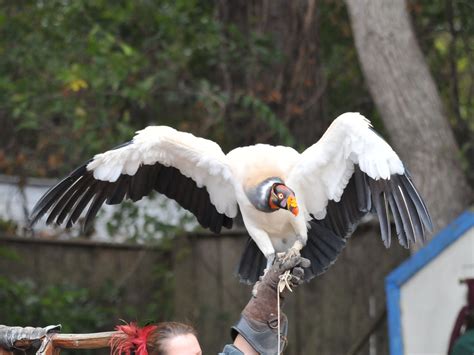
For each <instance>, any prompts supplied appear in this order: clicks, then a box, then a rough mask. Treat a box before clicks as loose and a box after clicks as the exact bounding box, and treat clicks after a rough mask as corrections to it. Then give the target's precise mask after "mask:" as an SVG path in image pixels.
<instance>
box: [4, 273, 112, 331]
mask: <svg viewBox="0 0 474 355" xmlns="http://www.w3.org/2000/svg"><path fill="white" fill-rule="evenodd" d="M107 290H108V289H107V288H105V287H104V289H103V290H101V291H102V292H100V293H98V294H96V295H93V293H92V292H91V291H89V290H88V289H86V288H79V287H75V286H73V285H70V284H60V285H47V286H45V287H41V285H39V284H37V283H36V282H35V281H33V280H31V279H24V280H15V281H10V280H8V279H7V278H5V277H0V300H1V302H0V315H1V319H2V323H3V324H9V325H18V326H44V325H48V324H58V323H61V324H62V325H63V331H64V332H72V331H74V332H90V331H91V329H97V330H99V329H105V326H106V325H108V324H110V321H111V319H112V315H113V314H114V312H113V308H111V307H108V306H107V305H104V304H110V303H111V300H112V298H111V296H112V295H110V293H107ZM104 292H105V293H104Z"/></svg>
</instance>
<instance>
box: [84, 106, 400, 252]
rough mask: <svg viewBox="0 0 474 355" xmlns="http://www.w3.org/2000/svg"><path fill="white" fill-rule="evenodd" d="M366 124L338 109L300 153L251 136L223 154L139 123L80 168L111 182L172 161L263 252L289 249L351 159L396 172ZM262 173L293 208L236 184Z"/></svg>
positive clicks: (343, 180) (377, 172) (336, 188)
mask: <svg viewBox="0 0 474 355" xmlns="http://www.w3.org/2000/svg"><path fill="white" fill-rule="evenodd" d="M370 127H371V126H370V122H369V121H368V120H367V119H366V118H365V117H363V116H362V115H360V114H358V113H345V114H343V115H341V116H339V117H338V118H337V119H336V120H334V122H333V123H332V124H331V126H330V127H329V128H328V130H327V132H326V133H325V134H324V135H323V137H322V138H321V139H320V140H319V141H318V142H317V143H316V144H314V145H313V146H311V147H309V148H308V149H306V150H305V151H304V152H303V153H302V154H299V153H298V152H297V151H295V150H294V149H293V148H289V147H282V146H277V147H274V146H270V145H263V144H258V145H255V146H249V147H243V148H237V149H234V150H233V151H231V152H229V153H228V154H227V156H226V155H224V153H223V152H222V150H221V148H220V147H219V146H218V145H217V144H216V143H214V142H212V141H209V140H206V139H203V138H197V137H195V136H193V135H192V134H189V133H183V132H179V131H176V130H175V129H173V128H170V127H165V126H156V127H147V128H145V129H144V130H141V131H138V132H137V134H136V136H135V137H134V139H133V142H132V144H130V145H127V146H124V147H121V148H118V149H116V150H111V151H108V152H105V153H102V154H98V155H96V156H95V157H94V159H93V160H92V161H91V162H90V163H89V164H88V165H87V169H88V170H89V171H93V174H94V178H96V179H98V180H103V181H111V182H113V181H116V180H117V179H118V178H119V176H120V174H128V175H133V174H135V173H136V171H137V169H138V168H139V166H140V165H142V164H154V163H156V162H159V163H161V164H163V165H165V166H173V167H175V168H177V169H179V170H180V171H181V173H182V174H184V175H185V176H187V177H190V178H192V179H193V180H194V181H195V182H196V183H197V185H198V186H205V187H206V188H207V191H208V193H209V195H210V200H211V202H212V203H213V204H214V205H215V206H216V209H217V211H218V212H219V213H225V214H226V215H227V216H229V217H235V216H236V214H237V205H238V206H239V208H240V211H241V213H242V216H243V219H244V223H245V226H246V227H247V230H248V232H249V234H250V235H251V236H252V238H253V239H254V240H255V242H256V243H257V245H258V247H259V248H260V249H261V250H262V252H263V253H264V255H265V256H267V257H268V256H269V255H271V254H273V253H275V251H277V252H282V251H286V250H287V249H289V248H290V247H291V246H292V245H293V244H294V242H295V241H296V239H297V237H299V238H300V239H301V240H302V241H303V242H306V238H307V227H306V221H307V220H310V219H311V217H310V214H313V215H314V216H315V217H316V218H317V219H322V218H324V216H325V215H326V206H327V203H328V201H329V200H334V201H339V199H340V198H341V196H342V193H343V191H344V188H345V187H346V185H347V183H348V181H349V179H350V177H351V176H352V174H353V172H354V164H359V166H360V169H361V170H362V171H363V172H365V173H366V174H367V175H369V176H370V177H371V178H373V179H376V180H377V179H380V178H383V179H389V178H390V175H392V174H403V173H404V167H403V164H402V162H401V161H400V159H399V158H398V156H397V155H396V153H395V152H394V151H393V150H392V148H391V147H390V146H389V145H388V144H387V143H386V142H385V141H384V140H383V139H382V138H380V137H379V136H378V135H377V134H376V133H375V132H373V131H372V130H371V129H370ZM269 177H279V178H281V179H282V180H283V181H284V182H285V184H286V185H287V186H288V187H290V188H291V189H293V191H294V192H295V195H296V199H297V201H298V206H299V210H300V214H299V215H298V216H296V217H295V216H293V215H292V214H291V213H290V212H289V211H284V210H279V211H276V212H272V213H265V212H261V211H259V210H257V209H256V208H255V207H254V206H253V205H252V204H251V203H250V201H249V199H248V197H247V195H246V194H245V192H244V189H245V188H246V187H249V186H255V185H257V184H258V183H260V182H261V181H263V180H265V179H266V178H269Z"/></svg>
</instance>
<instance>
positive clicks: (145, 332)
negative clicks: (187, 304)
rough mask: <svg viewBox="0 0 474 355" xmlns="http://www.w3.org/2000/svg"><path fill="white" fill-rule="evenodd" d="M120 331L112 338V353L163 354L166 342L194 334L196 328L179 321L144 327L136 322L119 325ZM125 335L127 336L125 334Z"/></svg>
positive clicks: (122, 354)
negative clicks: (176, 337)
mask: <svg viewBox="0 0 474 355" xmlns="http://www.w3.org/2000/svg"><path fill="white" fill-rule="evenodd" d="M115 330H118V331H119V333H116V334H114V335H113V336H112V337H111V338H110V342H109V346H110V353H111V355H132V354H135V355H148V353H149V352H150V354H152V355H161V354H164V353H165V342H166V341H167V340H169V339H172V338H174V337H175V336H179V335H187V334H193V335H194V336H197V333H196V330H195V329H194V328H193V327H191V326H190V325H187V324H184V323H178V322H162V323H158V324H156V325H147V326H145V327H143V328H140V327H138V326H137V324H136V323H130V324H125V325H118V326H116V327H115ZM124 335H125V336H124Z"/></svg>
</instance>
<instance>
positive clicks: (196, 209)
mask: <svg viewBox="0 0 474 355" xmlns="http://www.w3.org/2000/svg"><path fill="white" fill-rule="evenodd" d="M153 190H156V191H158V192H159V193H162V194H164V195H166V196H167V197H169V198H172V199H174V200H175V201H177V202H178V203H179V204H180V205H181V206H182V207H183V208H185V209H187V210H189V211H190V212H192V213H193V214H194V215H195V216H196V217H197V220H198V222H199V223H200V224H201V225H202V226H203V227H205V228H209V229H210V230H212V231H214V232H216V233H218V232H219V231H220V230H221V227H222V226H224V227H227V228H230V227H231V226H232V218H233V217H235V216H236V214H237V202H236V198H235V192H234V178H233V176H232V173H231V171H230V169H229V167H228V165H227V162H226V157H225V155H224V153H223V152H222V150H221V148H220V147H219V146H218V145H217V144H216V143H214V142H212V141H210V140H206V139H203V138H198V137H195V136H193V135H192V134H190V133H184V132H179V131H177V130H175V129H173V128H171V127H166V126H150V127H147V128H145V129H143V130H141V131H138V132H137V133H136V135H135V137H134V138H133V140H132V141H130V142H127V143H125V144H122V145H121V146H119V147H117V148H115V149H112V150H109V151H107V152H105V153H102V154H98V155H96V156H95V157H94V158H93V159H91V160H90V161H88V162H87V163H86V164H84V165H83V166H81V167H79V168H77V169H76V170H74V171H73V172H72V173H70V174H69V176H67V177H66V178H64V179H63V180H61V181H60V182H59V183H58V184H56V185H55V186H53V187H52V188H51V189H49V190H48V191H47V192H46V193H45V194H44V196H43V197H42V198H41V199H40V200H39V201H38V202H37V204H36V206H35V207H34V209H33V211H32V213H31V217H30V221H31V222H30V224H31V225H33V224H34V223H36V221H38V219H40V218H41V217H42V216H43V215H44V214H47V215H48V219H47V223H48V224H49V223H52V222H55V223H56V224H57V225H61V224H62V223H63V222H65V221H66V226H67V227H70V226H72V225H73V224H74V223H75V222H76V221H77V220H78V218H79V216H80V215H81V214H82V212H83V211H84V210H85V209H86V207H87V206H89V208H88V209H87V212H86V215H85V228H87V226H88V225H89V224H90V223H91V221H92V220H93V219H94V217H95V216H96V214H97V212H98V210H99V209H100V207H101V206H102V204H103V203H104V202H105V203H107V204H111V205H113V204H119V203H120V202H122V201H123V200H124V199H127V198H128V199H131V200H132V201H138V200H140V199H141V198H142V197H143V196H147V195H149V194H150V193H151V192H152V191H153Z"/></svg>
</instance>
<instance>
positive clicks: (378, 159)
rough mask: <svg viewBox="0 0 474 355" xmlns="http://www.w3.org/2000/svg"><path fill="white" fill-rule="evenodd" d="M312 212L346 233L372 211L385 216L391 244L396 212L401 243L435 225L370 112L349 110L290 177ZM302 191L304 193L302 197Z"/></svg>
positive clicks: (412, 240) (307, 152) (382, 222)
mask: <svg viewBox="0 0 474 355" xmlns="http://www.w3.org/2000/svg"><path fill="white" fill-rule="evenodd" d="M287 182H288V184H289V186H291V187H292V188H294V190H295V193H296V195H297V199H298V201H302V202H303V204H304V206H305V211H306V212H307V215H306V216H305V217H306V219H307V220H308V221H309V220H312V219H313V218H314V219H315V220H316V221H318V222H320V223H322V224H324V225H325V226H326V227H328V228H329V229H330V230H331V231H332V232H334V233H335V234H336V235H337V236H339V237H341V238H345V237H347V236H348V235H350V234H351V233H352V232H353V230H354V229H355V227H356V225H357V224H358V223H359V221H360V219H361V218H362V217H363V216H364V215H365V214H367V213H368V212H375V213H376V214H377V216H378V218H379V223H380V229H381V237H382V240H383V241H384V243H385V245H386V246H387V247H388V246H389V245H390V237H391V236H390V232H391V228H390V214H391V215H392V217H393V219H394V221H395V226H396V230H397V236H398V239H399V242H400V243H401V244H402V245H403V246H405V247H408V246H409V245H410V244H411V243H415V242H416V241H417V240H422V241H423V240H425V238H426V235H427V234H428V233H429V231H430V230H431V228H432V221H431V218H430V215H429V213H428V210H427V208H426V206H425V204H424V202H423V200H422V198H421V197H420V194H419V193H418V191H417V189H416V188H415V185H414V184H413V182H412V181H411V178H410V175H409V173H408V171H407V170H406V169H405V166H404V164H403V162H402V161H401V160H400V158H399V157H398V155H397V154H396V153H395V152H394V151H393V149H392V148H391V147H390V145H388V143H387V142H385V141H384V140H383V139H382V138H381V137H380V136H379V135H378V134H377V133H376V132H375V131H374V130H373V129H372V126H371V124H370V122H369V120H367V119H366V118H365V117H364V116H362V115H360V114H358V113H345V114H343V115H341V116H339V117H338V118H337V119H336V120H335V121H334V122H333V123H332V124H331V126H330V127H329V128H328V130H327V131H326V133H325V134H324V135H323V137H322V138H321V139H320V140H319V141H318V142H317V143H316V144H314V145H312V146H311V147H309V148H308V149H306V150H305V151H304V152H303V153H302V154H301V158H300V161H299V162H298V163H297V164H296V165H295V166H294V168H293V169H292V171H291V173H290V176H289V178H288V179H287ZM298 195H299V197H298Z"/></svg>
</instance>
